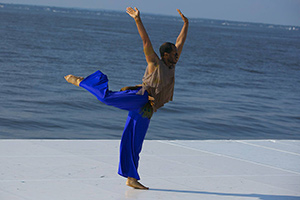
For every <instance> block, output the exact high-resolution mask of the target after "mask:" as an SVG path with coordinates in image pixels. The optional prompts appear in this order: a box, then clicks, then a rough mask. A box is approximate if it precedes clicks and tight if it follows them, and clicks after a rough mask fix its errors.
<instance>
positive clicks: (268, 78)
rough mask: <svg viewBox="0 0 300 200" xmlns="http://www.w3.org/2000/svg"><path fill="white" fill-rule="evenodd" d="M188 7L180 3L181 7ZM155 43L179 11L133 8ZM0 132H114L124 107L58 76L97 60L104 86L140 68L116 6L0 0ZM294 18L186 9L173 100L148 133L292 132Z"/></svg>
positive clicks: (299, 35) (128, 27)
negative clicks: (258, 18)
mask: <svg viewBox="0 0 300 200" xmlns="http://www.w3.org/2000/svg"><path fill="white" fill-rule="evenodd" d="M185 14H186V16H187V17H188V16H189V15H188V13H185ZM141 17H142V20H143V23H144V25H145V27H146V29H147V31H148V34H149V36H150V38H151V41H152V43H153V46H154V49H155V50H156V52H157V53H158V48H159V46H160V45H161V44H162V43H163V42H166V41H169V42H173V43H175V41H176V38H177V36H178V34H179V32H180V30H181V27H182V25H183V22H182V20H181V18H180V17H179V16H176V17H174V16H159V15H149V14H144V13H143V12H142V13H141ZM0 19H1V20H0V47H1V48H0V84H1V87H0V138H2V139H120V137H121V134H122V130H123V127H124V124H125V121H126V117H127V112H126V111H123V110H119V109H117V108H114V107H109V106H107V105H104V104H103V103H101V102H100V101H98V100H97V99H96V98H95V97H94V96H93V95H92V94H90V93H88V92H87V91H85V90H84V89H82V88H79V87H75V86H73V85H71V84H69V83H67V82H66V81H65V80H64V76H65V75H67V74H74V75H79V76H87V75H89V74H91V73H93V72H95V71H96V70H98V69H100V70H101V71H102V72H104V73H105V74H107V76H108V78H109V86H110V89H111V90H119V89H120V88H122V87H124V86H128V85H136V84H140V83H141V81H142V77H143V74H144V71H145V68H146V65H147V63H146V61H145V57H144V54H143V48H142V41H141V39H140V36H139V34H138V32H137V28H136V25H135V23H134V20H133V19H132V18H131V17H129V16H128V15H127V14H126V12H125V10H124V12H114V11H105V10H82V9H67V8H55V7H37V6H25V5H10V4H1V6H0ZM299 29H300V28H299V27H295V26H281V25H270V24H256V23H246V22H244V23H243V22H231V21H222V20H209V19H190V25H189V32H188V37H187V40H186V43H185V46H184V49H183V52H182V55H181V57H180V60H179V62H178V64H177V66H176V84H175V92H174V101H173V102H170V103H168V104H166V105H165V106H164V107H163V108H161V109H159V110H158V112H157V113H155V114H154V116H153V118H152V120H151V123H150V128H149V131H148V133H147V136H146V138H147V139H200V140H202V139H300V30H299Z"/></svg>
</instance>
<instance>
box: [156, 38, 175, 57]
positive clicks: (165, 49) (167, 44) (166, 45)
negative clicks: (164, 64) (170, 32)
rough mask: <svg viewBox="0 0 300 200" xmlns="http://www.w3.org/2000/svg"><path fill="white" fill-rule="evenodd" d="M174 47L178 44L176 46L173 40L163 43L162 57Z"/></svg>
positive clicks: (160, 49) (161, 48)
mask: <svg viewBox="0 0 300 200" xmlns="http://www.w3.org/2000/svg"><path fill="white" fill-rule="evenodd" d="M173 47H176V46H175V44H173V43H171V42H165V43H163V44H162V45H161V46H160V48H159V52H160V56H161V58H162V57H163V56H164V54H165V53H171V51H172V50H173Z"/></svg>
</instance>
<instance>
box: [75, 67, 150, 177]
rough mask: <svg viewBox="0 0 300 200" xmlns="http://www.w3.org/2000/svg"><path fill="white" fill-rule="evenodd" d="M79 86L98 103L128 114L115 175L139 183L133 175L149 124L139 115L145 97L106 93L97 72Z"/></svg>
mask: <svg viewBox="0 0 300 200" xmlns="http://www.w3.org/2000/svg"><path fill="white" fill-rule="evenodd" d="M79 86H80V87H83V88H85V89H86V90H88V91H89V92H90V93H92V94H93V95H95V96H96V97H97V98H98V100H100V101H101V102H103V103H105V104H107V105H109V106H114V107H117V108H120V109H123V110H127V111H129V114H128V118H127V121H126V124H125V128H124V131H123V134H122V139H121V144H120V161H119V170H118V174H119V175H121V176H124V177H126V178H127V177H132V178H136V179H137V180H140V177H139V174H138V171H137V169H138V162H139V154H140V152H141V150H142V145H143V141H144V138H145V135H146V132H147V130H148V127H149V123H150V119H148V118H143V117H142V115H141V114H140V112H141V108H142V107H143V106H144V105H145V104H146V103H148V93H147V92H145V94H144V95H137V94H136V93H137V92H138V90H126V91H120V92H113V91H110V90H109V89H108V79H107V76H106V75H105V74H103V73H102V72H100V71H96V72H95V73H93V74H91V75H89V76H88V77H86V78H85V79H84V80H83V81H81V83H80V85H79Z"/></svg>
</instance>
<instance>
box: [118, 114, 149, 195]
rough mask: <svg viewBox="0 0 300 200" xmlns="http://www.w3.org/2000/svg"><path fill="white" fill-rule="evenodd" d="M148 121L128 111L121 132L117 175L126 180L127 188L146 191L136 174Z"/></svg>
mask: <svg viewBox="0 0 300 200" xmlns="http://www.w3.org/2000/svg"><path fill="white" fill-rule="evenodd" d="M149 123H150V120H149V119H148V118H143V117H142V116H141V115H140V114H139V112H138V110H137V111H130V112H129V114H128V118H127V121H126V125H125V128H124V131H123V135H122V139H121V144H120V163H119V171H118V173H119V175H121V176H123V177H125V178H128V179H127V182H126V184H127V185H128V186H131V187H134V188H138V189H147V187H145V186H143V185H142V184H140V183H139V182H138V181H137V180H140V176H139V174H138V162H139V154H140V152H141V150H142V145H143V141H144V138H145V135H146V132H147V130H148V127H149Z"/></svg>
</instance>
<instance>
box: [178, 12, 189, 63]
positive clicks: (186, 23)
mask: <svg viewBox="0 0 300 200" xmlns="http://www.w3.org/2000/svg"><path fill="white" fill-rule="evenodd" d="M177 11H178V13H179V15H180V16H181V18H182V20H183V22H184V24H183V27H182V29H181V32H180V34H179V35H178V37H177V40H176V44H175V46H176V47H177V50H178V58H179V57H180V54H181V51H182V48H183V45H184V42H185V39H186V36H187V32H188V26H189V20H188V19H187V18H186V17H185V16H184V15H183V14H182V13H181V11H180V10H179V9H177Z"/></svg>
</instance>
